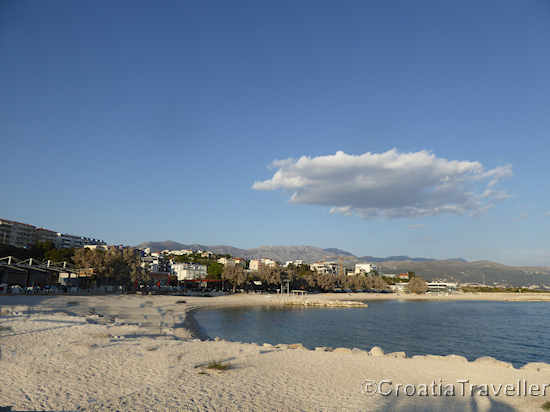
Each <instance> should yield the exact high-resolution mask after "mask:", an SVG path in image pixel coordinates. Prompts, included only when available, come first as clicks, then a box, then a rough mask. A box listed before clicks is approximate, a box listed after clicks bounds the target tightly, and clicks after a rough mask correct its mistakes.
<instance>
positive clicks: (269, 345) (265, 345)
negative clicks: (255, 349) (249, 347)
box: [262, 343, 273, 348]
mask: <svg viewBox="0 0 550 412" xmlns="http://www.w3.org/2000/svg"><path fill="white" fill-rule="evenodd" d="M262 346H263V347H264V348H272V347H273V345H272V344H271V343H264V344H263V345H262Z"/></svg>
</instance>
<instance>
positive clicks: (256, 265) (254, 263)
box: [248, 258, 277, 271]
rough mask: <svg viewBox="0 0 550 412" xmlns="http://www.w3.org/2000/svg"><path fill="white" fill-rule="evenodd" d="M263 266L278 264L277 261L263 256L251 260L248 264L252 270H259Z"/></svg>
mask: <svg viewBox="0 0 550 412" xmlns="http://www.w3.org/2000/svg"><path fill="white" fill-rule="evenodd" d="M262 266H267V267H272V268H274V267H276V266H277V262H275V261H274V260H273V259H269V258H261V259H252V260H250V263H249V265H248V267H249V269H250V270H252V271H258V270H260V268H261V267H262Z"/></svg>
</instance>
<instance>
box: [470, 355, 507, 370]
mask: <svg viewBox="0 0 550 412" xmlns="http://www.w3.org/2000/svg"><path fill="white" fill-rule="evenodd" d="M474 363H479V364H482V365H494V366H501V367H504V368H512V369H513V368H514V365H512V364H511V363H509V362H503V361H499V360H497V359H495V358H492V357H490V356H482V357H481V358H477V359H476V360H475V361H474Z"/></svg>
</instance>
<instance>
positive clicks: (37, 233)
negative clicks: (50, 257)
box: [0, 219, 106, 248]
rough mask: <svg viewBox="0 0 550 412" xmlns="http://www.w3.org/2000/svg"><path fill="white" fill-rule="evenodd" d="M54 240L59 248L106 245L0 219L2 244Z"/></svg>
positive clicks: (19, 245)
mask: <svg viewBox="0 0 550 412" xmlns="http://www.w3.org/2000/svg"><path fill="white" fill-rule="evenodd" d="M47 241H50V242H53V243H54V245H55V246H56V247H57V248H76V247H83V246H84V245H90V244H91V245H105V244H106V243H105V242H104V241H103V240H99V239H93V238H88V237H82V236H74V235H69V234H66V233H59V232H55V231H53V230H49V229H45V228H42V227H40V228H37V227H36V226H33V225H29V224H27V223H20V222H15V221H12V220H7V219H0V244H5V245H11V246H15V247H20V248H29V247H31V246H32V245H34V244H36V243H37V242H47Z"/></svg>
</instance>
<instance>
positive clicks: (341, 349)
mask: <svg viewBox="0 0 550 412" xmlns="http://www.w3.org/2000/svg"><path fill="white" fill-rule="evenodd" d="M333 352H343V353H351V349H350V348H336V349H334V351H333Z"/></svg>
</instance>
